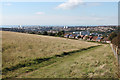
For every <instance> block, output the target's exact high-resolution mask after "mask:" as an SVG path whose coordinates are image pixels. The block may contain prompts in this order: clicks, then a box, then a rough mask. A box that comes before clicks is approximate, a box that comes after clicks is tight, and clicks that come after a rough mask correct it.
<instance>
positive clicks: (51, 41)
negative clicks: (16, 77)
mask: <svg viewBox="0 0 120 80" xmlns="http://www.w3.org/2000/svg"><path fill="white" fill-rule="evenodd" d="M1 33H2V52H3V53H2V59H3V60H2V63H3V72H4V73H5V75H3V76H6V74H8V75H9V76H10V75H11V72H13V70H19V68H23V67H24V68H25V65H27V66H28V65H31V64H38V63H39V59H41V61H45V60H47V59H48V58H50V57H53V56H55V55H62V54H63V53H65V52H70V51H76V50H81V49H84V48H88V47H91V46H97V45H98V44H97V43H90V42H85V41H78V40H71V39H64V38H58V37H50V36H42V35H32V34H25V33H16V32H5V31H2V32H1ZM37 61H38V62H37ZM45 64H46V63H45ZM9 71H10V72H9ZM18 73H19V72H18ZM21 73H22V72H21ZM14 74H16V73H14Z"/></svg>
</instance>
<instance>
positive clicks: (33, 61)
mask: <svg viewBox="0 0 120 80" xmlns="http://www.w3.org/2000/svg"><path fill="white" fill-rule="evenodd" d="M1 33H2V52H3V53H2V64H3V67H2V70H3V78H5V77H26V78H27V77H30V78H34V77H36V78H42V77H51V78H53V77H56V78H59V77H62V78H63V77H67V78H69V77H109V76H111V77H115V73H116V72H115V71H116V70H115V66H114V61H115V60H114V56H113V53H112V50H111V48H110V47H109V45H108V44H103V45H101V46H98V45H100V44H98V43H91V42H85V41H79V40H71V39H65V38H59V37H50V36H42V35H33V34H25V33H16V32H5V31H2V32H1ZM73 53H74V54H73ZM105 75H106V76H105Z"/></svg>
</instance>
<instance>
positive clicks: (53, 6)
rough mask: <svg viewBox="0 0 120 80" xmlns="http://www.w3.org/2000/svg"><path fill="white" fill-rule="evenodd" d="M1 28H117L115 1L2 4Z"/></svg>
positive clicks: (76, 0) (81, 0)
mask: <svg viewBox="0 0 120 80" xmlns="http://www.w3.org/2000/svg"><path fill="white" fill-rule="evenodd" d="M1 15H2V23H1V24H2V25H117V24H118V3H117V2H84V0H79V1H78V0H68V1H66V2H2V13H1Z"/></svg>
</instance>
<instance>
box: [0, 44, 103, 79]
mask: <svg viewBox="0 0 120 80" xmlns="http://www.w3.org/2000/svg"><path fill="white" fill-rule="evenodd" d="M99 46H101V45H97V46H91V47H88V48H83V49H80V50H74V51H70V52H63V53H62V54H61V55H55V56H53V57H48V58H37V59H33V60H31V61H29V62H26V63H20V64H17V65H15V66H11V67H9V68H4V69H3V70H2V71H3V75H8V76H9V77H13V76H11V74H15V73H16V71H20V70H21V69H22V68H24V69H22V72H21V73H20V72H19V75H20V74H23V73H28V72H32V71H34V70H36V69H38V68H40V67H45V66H48V65H51V64H53V63H55V62H57V61H59V60H61V59H62V58H64V57H65V56H72V55H74V54H75V53H78V52H83V51H87V50H91V49H95V48H96V47H99ZM65 58H66V57H65ZM20 68H21V69H20ZM19 69H20V70H19ZM15 70H16V71H15ZM14 71H15V72H14ZM23 71H24V72H23ZM8 72H9V73H10V75H9V73H8ZM7 73H8V74H7ZM15 76H18V74H17V75H14V77H15ZM6 77H7V76H6Z"/></svg>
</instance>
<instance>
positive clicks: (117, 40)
mask: <svg viewBox="0 0 120 80" xmlns="http://www.w3.org/2000/svg"><path fill="white" fill-rule="evenodd" d="M112 43H113V44H114V45H116V46H118V47H119V48H120V33H119V34H118V35H117V37H115V38H113V39H112Z"/></svg>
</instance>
